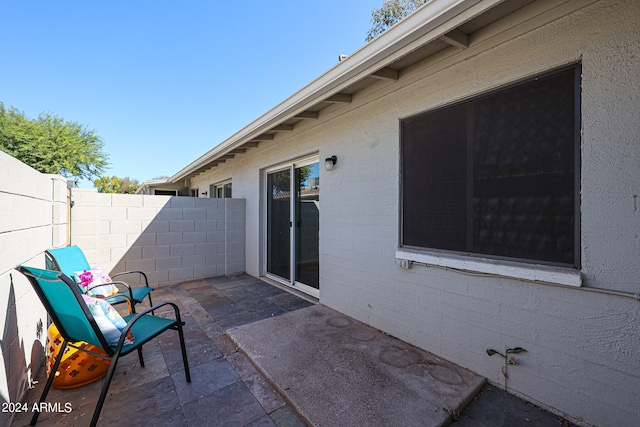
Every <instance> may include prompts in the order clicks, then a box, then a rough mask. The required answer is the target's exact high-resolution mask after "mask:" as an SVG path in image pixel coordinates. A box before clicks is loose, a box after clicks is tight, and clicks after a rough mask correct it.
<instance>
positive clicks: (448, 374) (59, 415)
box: [11, 276, 569, 427]
mask: <svg viewBox="0 0 640 427" xmlns="http://www.w3.org/2000/svg"><path fill="white" fill-rule="evenodd" d="M153 299H154V302H155V303H159V302H162V301H172V302H175V303H176V304H178V306H179V307H180V310H181V314H182V316H183V320H184V321H185V340H186V345H187V351H188V356H189V366H190V369H191V377H192V382H191V384H187V383H186V380H185V377H184V370H183V367H182V360H181V355H180V347H179V343H178V339H177V334H176V333H174V332H166V333H165V334H163V335H161V336H160V337H158V338H157V339H154V340H152V341H150V342H149V343H147V344H146V345H145V346H144V355H145V365H146V367H144V368H141V367H140V366H139V361H138V358H137V356H136V355H134V354H132V355H128V356H125V357H124V358H122V359H121V360H120V361H119V363H118V367H117V370H116V374H115V376H114V379H113V381H112V383H111V387H110V389H109V394H108V396H107V399H106V402H105V405H104V408H103V410H102V413H101V418H100V421H99V423H98V425H99V426H128V425H137V426H138V425H139V426H154V427H160V426H172V427H173V426H198V427H199V426H234V427H235V426H238V427H241V426H255V427H258V426H265V427H266V426H278V427H296V426H305V425H309V424H312V425H316V426H344V425H374V426H377V425H380V426H382V425H390V426H395V425H398V426H410V425H419V426H425V425H446V424H449V423H451V422H452V420H453V418H454V417H453V416H452V415H453V414H454V412H456V413H457V412H458V411H459V409H461V408H464V406H465V405H466V404H467V403H468V402H469V401H470V400H471V399H473V396H474V395H475V394H476V393H477V391H478V390H479V389H480V388H481V386H482V383H483V382H484V380H483V379H482V378H480V377H478V376H477V375H475V374H473V373H471V372H470V371H466V370H463V369H462V368H458V367H456V366H455V365H453V364H449V363H448V362H446V361H442V360H440V359H438V358H437V357H435V356H433V355H430V354H429V353H426V352H423V351H422V350H419V349H416V348H415V347H411V346H409V345H408V344H406V343H402V342H401V341H399V340H395V339H393V338H391V337H388V336H386V335H384V334H381V333H380V332H378V331H375V330H374V329H372V328H369V327H368V326H366V325H363V324H361V323H359V322H357V321H355V320H353V319H349V318H347V317H345V316H342V315H340V314H339V313H337V312H334V311H332V310H330V309H328V308H327V307H324V306H321V305H314V304H313V303H312V302H310V301H307V300H305V299H302V298H299V297H298V296H295V295H293V294H291V293H289V292H287V291H285V290H283V289H280V288H278V287H275V286H272V285H270V284H268V283H265V282H263V281H261V280H259V279H256V278H253V277H250V276H238V277H231V278H228V277H218V278H211V279H205V280H199V281H194V282H188V283H182V284H179V285H175V286H171V287H166V288H160V289H157V290H155V291H154V293H153ZM229 337H232V338H233V340H231V339H230V338H229ZM295 337H303V341H299V342H294V338H295ZM347 338H348V339H347ZM350 339H351V340H355V341H354V342H355V346H354V344H353V343H350V342H349V340H350ZM336 344H340V345H339V346H336ZM296 346H297V347H298V348H299V353H296V352H295V348H296ZM300 346H302V348H300ZM238 347H241V348H240V349H239V348H238ZM332 348H334V350H335V351H333V352H332V351H331V349H332ZM358 348H359V349H358ZM367 349H369V350H367ZM372 354H374V355H375V357H372V356H371V355H372ZM247 355H248V356H249V357H250V358H251V359H252V360H250V359H249V358H247ZM354 355H355V356H354ZM278 359H279V360H278ZM328 361H330V362H328ZM380 361H382V364H380ZM405 362H406V363H405ZM256 366H257V367H258V368H259V369H260V370H258V369H257V368H256ZM305 368H306V369H305ZM307 369H308V372H307V374H304V373H303V371H304V370H307ZM425 369H427V370H429V372H431V373H430V374H429V376H428V377H429V378H430V379H431V380H435V383H434V384H435V385H433V384H429V383H427V382H425V375H424V372H422V371H424V370H425ZM425 372H426V371H425ZM45 381H46V379H45V378H44V369H42V370H41V372H40V377H39V383H38V384H37V386H36V388H35V389H33V390H31V391H30V392H29V393H28V394H27V397H26V400H25V401H26V402H28V407H31V405H32V404H33V402H36V401H37V400H38V398H39V397H40V394H41V393H42V389H43V387H44V383H45ZM438 381H440V383H439V384H438ZM272 384H274V385H275V386H276V387H278V389H279V390H276V389H275V388H274V386H273V385H272ZM101 385H102V380H99V381H96V382H94V383H91V384H89V385H86V386H83V387H80V388H76V389H70V390H58V389H55V388H52V389H51V391H50V392H49V396H48V397H47V402H51V403H59V404H60V407H61V408H64V407H65V404H66V403H70V404H71V407H72V410H71V411H70V412H68V413H66V412H63V411H62V412H55V411H52V412H43V413H42V414H41V415H40V418H39V420H38V423H37V425H38V426H43V427H46V426H63V425H69V426H86V425H89V421H90V419H91V416H92V414H93V410H94V408H95V403H96V401H97V398H98V395H99V393H100V387H101ZM372 387H373V388H372ZM323 389H324V390H327V389H330V390H329V393H323ZM425 389H428V393H427V394H425V393H424V390H425ZM327 396H331V399H330V400H329V401H327V399H326V397H327ZM478 396H479V397H478V398H476V399H475V400H474V401H473V402H472V403H471V404H470V405H469V406H468V407H467V409H466V410H465V411H464V412H462V415H460V416H459V417H458V420H457V421H454V422H453V425H454V426H455V427H492V426H518V425H523V426H524V425H527V426H530V427H535V426H554V425H557V426H567V425H569V424H568V423H566V422H564V423H563V421H564V420H562V419H561V418H559V417H557V416H554V415H552V414H550V413H548V412H546V411H543V410H541V409H539V408H536V407H535V406H532V405H529V404H527V403H525V402H523V401H521V400H520V399H518V398H516V397H514V396H512V395H509V394H507V393H505V392H503V391H501V390H498V389H496V388H493V387H489V386H485V387H484V389H483V390H482V392H481V393H480V394H479V395H478ZM422 402H424V403H425V404H421V403H422ZM363 405H364V406H363ZM367 406H368V408H367ZM447 408H449V410H448V411H447ZM451 409H454V410H455V411H451ZM31 416H32V413H31V412H30V411H27V412H24V413H18V414H17V416H16V418H15V419H14V421H13V423H12V424H11V425H12V426H26V425H29V422H30V419H31Z"/></svg>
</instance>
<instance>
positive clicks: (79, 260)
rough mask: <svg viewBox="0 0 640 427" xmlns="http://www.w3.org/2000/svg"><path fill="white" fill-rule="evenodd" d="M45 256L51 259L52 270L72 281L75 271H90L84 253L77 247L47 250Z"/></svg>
mask: <svg viewBox="0 0 640 427" xmlns="http://www.w3.org/2000/svg"><path fill="white" fill-rule="evenodd" d="M46 254H47V255H48V256H49V257H50V258H51V261H52V265H51V269H52V270H58V271H62V272H63V273H64V274H66V275H67V276H69V277H71V278H72V279H74V277H73V273H75V272H76V271H82V270H90V269H91V266H90V265H89V261H87V258H86V257H85V256H84V252H82V249H80V248H79V247H78V246H75V245H74V246H65V247H62V248H54V249H49V250H48V251H46Z"/></svg>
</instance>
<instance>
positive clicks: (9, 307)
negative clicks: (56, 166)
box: [0, 151, 67, 425]
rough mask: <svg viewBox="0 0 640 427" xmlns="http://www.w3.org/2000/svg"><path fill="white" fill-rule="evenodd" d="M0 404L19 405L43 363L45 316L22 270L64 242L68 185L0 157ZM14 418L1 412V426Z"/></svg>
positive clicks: (36, 264) (38, 262) (41, 263)
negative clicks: (22, 266)
mask: <svg viewBox="0 0 640 427" xmlns="http://www.w3.org/2000/svg"><path fill="white" fill-rule="evenodd" d="M0 171H2V178H0V206H2V208H1V209H0V330H1V331H2V336H1V337H0V353H2V357H0V404H2V403H5V402H9V403H11V402H12V403H16V402H20V400H21V399H22V397H23V396H24V394H25V393H26V391H27V387H28V386H29V384H30V381H31V380H32V379H33V378H35V377H36V376H37V374H38V370H39V369H40V367H41V366H42V362H43V361H44V351H43V345H44V342H45V340H46V329H47V315H46V311H45V309H44V308H43V307H42V305H41V304H40V303H39V300H38V297H37V295H36V294H35V292H34V291H33V289H32V287H31V285H30V284H29V282H28V281H27V279H26V278H25V277H24V276H23V275H22V274H20V273H19V272H17V271H16V270H15V267H17V266H18V265H21V264H27V265H31V266H34V267H44V255H43V252H44V251H45V250H46V249H48V248H50V247H51V246H54V245H55V246H60V245H64V243H65V239H66V188H67V184H66V179H65V178H63V177H61V176H59V175H44V174H41V173H40V172H38V171H36V170H35V169H32V168H30V167H29V166H27V165H25V164H24V163H22V162H20V161H18V160H16V159H14V158H13V157H11V156H9V155H7V154H5V153H4V152H2V151H0ZM12 417H13V414H12V413H11V412H6V411H0V425H10V423H11V418H12Z"/></svg>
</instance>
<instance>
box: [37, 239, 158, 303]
mask: <svg viewBox="0 0 640 427" xmlns="http://www.w3.org/2000/svg"><path fill="white" fill-rule="evenodd" d="M45 255H46V257H47V263H48V265H47V268H50V269H51V270H57V271H62V272H63V273H64V274H65V275H67V276H68V277H70V278H72V279H73V278H74V274H73V273H75V272H76V271H82V270H90V269H91V266H90V265H89V261H87V258H86V257H85V256H84V252H82V249H80V248H79V247H78V246H75V245H74V246H65V247H62V248H54V249H49V250H48V251H45ZM125 274H138V275H139V276H140V277H141V278H142V282H143V283H144V285H143V286H129V285H128V284H127V283H125V282H122V281H116V282H114V284H121V285H124V286H126V288H127V289H126V290H124V291H120V292H119V293H118V294H116V295H112V296H110V297H107V298H106V300H107V302H108V303H109V304H111V305H114V304H120V303H123V302H128V301H130V302H131V308H132V310H133V312H134V313H135V305H136V304H139V303H141V302H142V300H143V299H144V298H145V297H147V298H148V299H149V306H152V305H153V302H152V301H151V291H153V288H152V287H150V286H149V280H148V279H147V275H146V274H145V273H144V272H142V271H137V270H135V271H123V272H120V273H116V274H114V275H112V276H111V278H112V279H115V278H116V277H118V276H123V275H125Z"/></svg>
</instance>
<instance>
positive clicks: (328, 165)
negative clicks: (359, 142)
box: [324, 156, 338, 171]
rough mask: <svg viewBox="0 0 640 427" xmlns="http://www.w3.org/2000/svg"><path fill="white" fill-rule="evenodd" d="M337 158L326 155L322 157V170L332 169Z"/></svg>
mask: <svg viewBox="0 0 640 427" xmlns="http://www.w3.org/2000/svg"><path fill="white" fill-rule="evenodd" d="M337 161H338V158H337V157H336V156H331V157H327V158H326V159H324V170H326V171H332V170H333V169H335V167H336V162H337Z"/></svg>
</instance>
